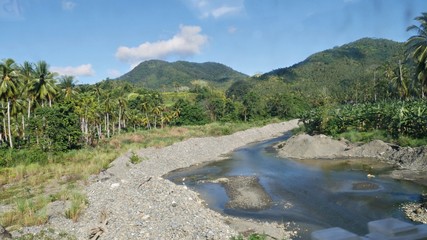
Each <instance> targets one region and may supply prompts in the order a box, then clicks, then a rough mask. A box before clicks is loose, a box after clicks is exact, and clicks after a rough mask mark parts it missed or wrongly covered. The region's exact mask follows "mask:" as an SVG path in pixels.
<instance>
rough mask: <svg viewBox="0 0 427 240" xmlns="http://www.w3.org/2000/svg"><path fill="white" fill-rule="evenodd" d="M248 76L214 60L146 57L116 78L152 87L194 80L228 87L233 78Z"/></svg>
mask: <svg viewBox="0 0 427 240" xmlns="http://www.w3.org/2000/svg"><path fill="white" fill-rule="evenodd" d="M247 77H248V76H247V75H245V74H243V73H240V72H238V71H236V70H234V69H232V68H231V67H229V66H226V65H224V64H221V63H216V62H203V63H195V62H188V61H175V62H167V61H163V60H147V61H144V62H142V63H140V64H139V65H138V66H136V67H135V68H133V69H132V70H131V71H129V72H128V73H126V74H124V75H122V76H120V77H118V78H117V80H121V81H125V82H130V83H134V84H137V85H138V84H141V85H143V86H144V87H147V88H151V89H159V88H161V87H166V88H176V87H177V86H180V87H191V85H192V82H193V81H195V80H203V81H207V82H209V83H211V84H213V85H215V86H216V87H220V88H227V87H228V86H229V85H231V84H232V83H233V82H235V81H238V80H242V79H245V78H247Z"/></svg>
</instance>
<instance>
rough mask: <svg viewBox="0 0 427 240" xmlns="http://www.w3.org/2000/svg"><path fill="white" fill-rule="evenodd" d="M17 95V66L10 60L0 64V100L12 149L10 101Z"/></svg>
mask: <svg viewBox="0 0 427 240" xmlns="http://www.w3.org/2000/svg"><path fill="white" fill-rule="evenodd" d="M18 93H19V79H18V66H17V65H16V63H15V61H14V60H13V59H11V58H8V59H6V60H3V62H2V63H0V99H1V100H4V101H5V102H6V109H7V112H6V116H7V134H8V138H9V146H10V148H13V141H12V131H11V126H10V115H11V113H10V112H11V110H10V107H11V101H12V99H13V98H15V97H16V96H17V94H18Z"/></svg>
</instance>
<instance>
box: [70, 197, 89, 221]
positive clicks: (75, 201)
mask: <svg viewBox="0 0 427 240" xmlns="http://www.w3.org/2000/svg"><path fill="white" fill-rule="evenodd" d="M69 200H70V201H71V206H70V208H69V209H67V210H66V211H65V217H67V218H69V219H71V220H73V221H74V222H77V220H78V219H79V217H80V216H81V214H82V213H83V210H84V209H85V208H86V206H87V204H88V200H87V198H86V196H85V195H83V194H81V193H79V192H74V193H72V194H71V199H69Z"/></svg>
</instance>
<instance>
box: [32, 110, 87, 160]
mask: <svg viewBox="0 0 427 240" xmlns="http://www.w3.org/2000/svg"><path fill="white" fill-rule="evenodd" d="M34 114H35V115H36V117H34V118H32V119H31V121H30V133H31V135H32V136H33V137H32V138H31V141H32V142H33V143H35V144H36V145H37V146H40V148H41V149H42V150H43V151H48V152H55V151H64V150H70V149H78V148H80V147H81V138H82V132H81V130H80V125H79V124H80V122H79V118H78V116H77V115H76V114H75V112H74V108H73V106H71V105H70V104H68V105H65V104H63V105H55V106H53V107H44V108H38V109H37V110H36V111H35V113H34Z"/></svg>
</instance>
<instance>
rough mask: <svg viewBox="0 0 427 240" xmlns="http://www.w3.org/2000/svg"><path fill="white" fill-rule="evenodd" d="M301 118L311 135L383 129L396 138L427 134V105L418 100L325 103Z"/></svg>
mask: <svg viewBox="0 0 427 240" xmlns="http://www.w3.org/2000/svg"><path fill="white" fill-rule="evenodd" d="M301 121H302V122H303V123H304V127H305V129H306V131H307V132H308V133H309V134H318V133H324V134H328V135H338V134H342V133H345V132H358V133H361V132H376V131H379V132H377V133H380V135H383V136H384V137H390V138H392V139H395V140H397V139H399V138H400V137H403V136H406V137H410V138H416V139H422V138H425V136H427V104H426V101H424V100H418V101H388V102H380V103H365V104H354V105H349V104H347V105H340V106H335V107H334V106H325V107H322V108H317V109H314V110H312V111H310V112H307V113H306V114H305V115H304V116H303V117H302V118H301ZM352 135H354V134H352ZM366 137H368V136H366V134H365V136H364V138H366ZM357 138H359V137H357Z"/></svg>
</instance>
